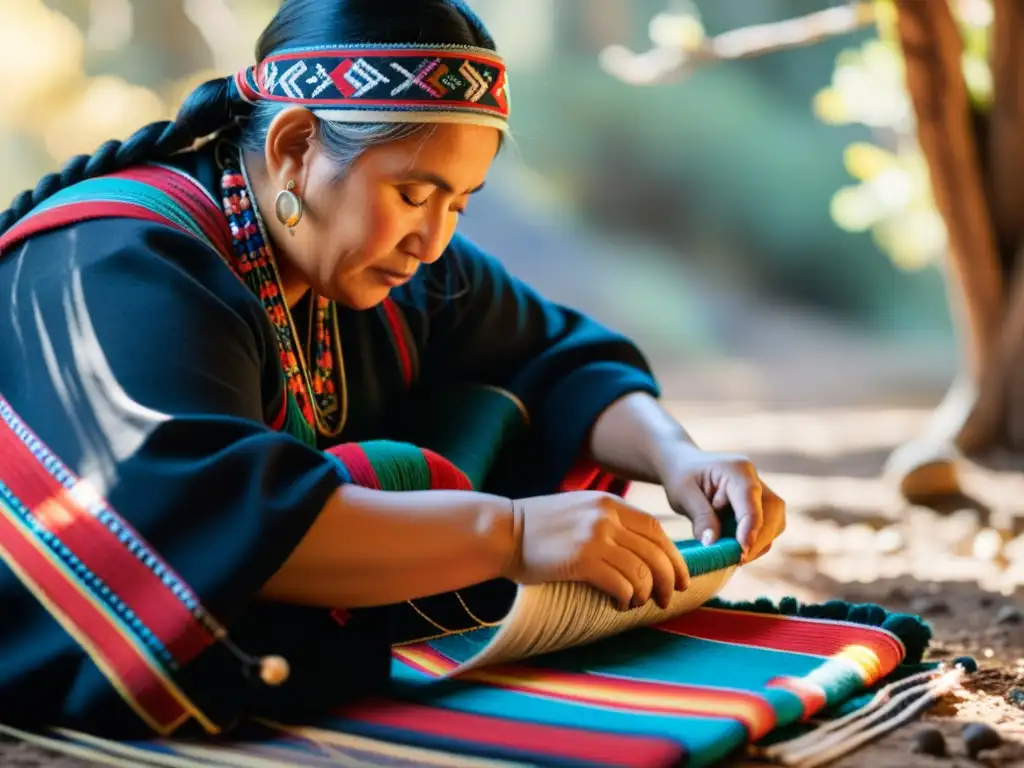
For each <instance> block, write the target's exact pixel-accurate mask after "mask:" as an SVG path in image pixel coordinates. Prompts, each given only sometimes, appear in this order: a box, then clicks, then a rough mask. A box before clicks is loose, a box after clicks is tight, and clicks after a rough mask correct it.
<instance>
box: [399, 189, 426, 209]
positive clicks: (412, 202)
mask: <svg viewBox="0 0 1024 768" xmlns="http://www.w3.org/2000/svg"><path fill="white" fill-rule="evenodd" d="M399 194H400V195H401V196H402V201H403V202H405V204H406V205H411V206H412V207H413V208H422V207H423V206H425V205H426V204H427V201H426V200H424V201H423V202H421V203H417V202H416V201H415V200H413V199H412V198H411V197H409V196H408V195H407V194H405V192H399Z"/></svg>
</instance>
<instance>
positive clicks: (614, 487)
mask: <svg viewBox="0 0 1024 768" xmlns="http://www.w3.org/2000/svg"><path fill="white" fill-rule="evenodd" d="M558 490H559V491H563V492H565V491H602V492H604V493H614V494H616V495H617V496H625V495H626V493H627V492H628V491H629V482H628V481H626V480H622V479H621V478H618V477H616V476H615V475H613V474H611V473H610V472H605V471H604V470H603V469H601V468H600V467H599V466H598V465H597V464H595V463H594V462H593V461H590V460H589V459H581V460H580V461H578V462H576V464H574V465H573V467H572V469H570V470H569V474H567V475H566V476H565V479H564V480H562V483H561V485H560V486H559V488H558Z"/></svg>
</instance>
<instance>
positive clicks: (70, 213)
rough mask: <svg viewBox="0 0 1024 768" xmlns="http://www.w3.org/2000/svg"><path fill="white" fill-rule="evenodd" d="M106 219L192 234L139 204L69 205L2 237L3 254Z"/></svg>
mask: <svg viewBox="0 0 1024 768" xmlns="http://www.w3.org/2000/svg"><path fill="white" fill-rule="evenodd" d="M105 218H126V219H142V220H144V221H152V222H156V223H157V224H167V225H169V226H172V227H174V228H175V229H178V230H180V231H182V232H186V233H187V234H192V233H191V232H188V230H187V229H185V228H183V227H180V226H178V225H177V224H174V223H172V222H169V221H168V220H167V219H165V218H164V217H163V216H161V215H160V214H158V213H155V212H153V211H151V210H149V209H148V208H144V207H142V206H140V205H136V204H135V203H116V202H109V201H108V202H101V203H94V202H82V203H68V204H67V205H59V206H57V207H55V208H50V209H49V210H46V211H41V212H40V213H34V214H32V215H31V216H29V217H28V218H26V219H22V220H21V222H19V223H18V224H16V225H15V226H14V227H12V228H11V229H9V230H8V231H7V233H6V234H5V235H4V236H3V237H0V253H3V252H4V251H5V250H7V249H8V248H10V247H11V246H12V245H15V244H16V243H18V242H20V241H22V240H25V239H27V238H29V237H32V236H33V235H37V234H39V233H40V232H45V231H46V230H49V229H56V228H58V227H64V226H67V225H69V224H78V223H79V222H82V221H88V220H89V219H105Z"/></svg>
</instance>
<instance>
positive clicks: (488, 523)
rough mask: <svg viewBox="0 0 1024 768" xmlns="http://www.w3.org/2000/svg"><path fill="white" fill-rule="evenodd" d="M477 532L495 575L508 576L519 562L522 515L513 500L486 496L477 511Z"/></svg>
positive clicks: (495, 576)
mask: <svg viewBox="0 0 1024 768" xmlns="http://www.w3.org/2000/svg"><path fill="white" fill-rule="evenodd" d="M476 528H477V534H478V536H479V537H480V539H481V541H482V544H483V547H482V552H483V553H484V556H485V557H486V559H487V563H488V570H489V571H490V572H491V573H492V574H493V575H494V578H509V574H511V573H514V572H515V571H516V569H517V564H518V562H519V553H520V550H521V542H522V535H523V532H522V528H523V526H522V514H521V511H520V510H519V508H518V506H517V505H516V503H515V502H514V501H513V500H512V499H506V498H502V497H500V496H485V497H484V499H483V500H482V502H481V504H480V509H479V511H478V513H477V526H476Z"/></svg>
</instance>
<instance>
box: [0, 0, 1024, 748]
mask: <svg viewBox="0 0 1024 768" xmlns="http://www.w3.org/2000/svg"><path fill="white" fill-rule="evenodd" d="M411 1H412V0H410V2H411ZM922 1H924V0H922ZM935 2H936V3H938V0H935ZM927 3H928V4H929V5H930V4H931V3H932V0H927ZM950 3H951V6H953V7H954V8H955V10H956V13H957V23H958V24H959V26H960V32H961V34H962V36H963V39H964V41H965V52H964V55H963V61H962V65H963V66H962V68H963V74H964V78H965V81H966V83H967V86H968V89H969V91H970V98H971V99H973V100H974V102H975V104H982V105H983V104H985V103H986V100H988V99H990V98H991V93H992V75H991V72H990V70H989V65H988V63H987V60H988V51H987V40H988V33H989V27H990V25H991V24H992V20H993V12H992V6H991V3H990V0H950ZM278 5H279V2H278V0H0V71H2V72H3V73H4V75H3V78H2V79H0V169H2V173H0V200H2V201H6V200H8V199H10V198H11V197H13V196H14V195H15V194H16V193H18V192H19V191H20V190H22V189H24V188H26V187H31V186H34V185H35V183H36V180H37V179H38V177H39V176H40V175H41V174H43V173H44V172H47V171H50V170H53V169H55V168H56V167H58V166H59V164H61V163H62V162H63V161H64V160H66V159H67V158H69V157H70V156H72V155H74V154H77V153H91V152H92V151H93V150H94V149H95V148H96V147H98V146H99V145H100V144H101V143H102V142H103V141H105V140H107V139H109V138H123V137H126V136H127V135H129V134H130V133H132V132H133V131H134V130H136V129H137V128H138V127H140V126H141V125H142V124H144V123H147V122H150V121H154V120H162V119H170V118H172V117H173V115H174V114H175V112H176V109H177V106H178V105H179V104H180V103H181V101H182V99H183V98H184V96H185V95H186V94H187V93H188V92H189V91H190V90H191V89H192V88H193V87H194V86H195V85H197V84H198V83H200V82H202V81H204V80H206V79H209V78H211V77H217V76H224V75H227V74H230V73H232V72H234V71H236V70H237V69H239V68H241V67H245V66H249V65H252V64H253V63H255V62H254V61H253V58H252V57H253V49H254V44H255V41H256V39H257V37H258V35H259V33H260V32H261V30H262V28H263V27H264V25H265V24H266V22H267V21H268V20H269V19H270V17H271V16H272V14H273V13H274V12H275V10H276V8H277V7H278ZM325 5H329V3H326V2H325ZM470 5H471V6H473V7H474V8H475V9H476V10H477V11H478V12H479V14H480V15H481V16H482V17H483V18H484V20H485V21H486V22H487V23H488V25H489V27H490V29H491V31H492V33H493V35H494V37H495V38H496V39H497V41H498V44H499V48H500V50H501V51H502V53H503V54H504V56H505V57H506V59H507V62H508V64H509V68H510V77H511V90H512V101H513V118H512V125H513V129H514V133H515V141H514V142H513V144H512V145H511V146H510V147H509V149H507V150H506V151H505V152H504V154H503V156H502V157H501V158H500V159H499V161H498V163H497V165H496V167H495V169H494V171H493V174H492V177H491V179H490V181H489V183H488V185H487V189H486V191H485V192H484V193H483V194H482V195H480V196H479V198H478V199H474V200H473V204H472V205H471V206H470V210H469V213H468V215H467V216H466V217H465V218H464V219H463V221H462V223H461V224H460V227H461V228H462V230H463V231H464V232H466V233H467V234H469V235H470V236H471V237H473V238H475V239H476V240H477V241H478V242H479V243H480V244H481V245H483V246H484V247H485V248H487V249H489V250H490V251H491V252H493V253H494V254H495V255H496V256H498V257H499V258H500V259H502V260H503V261H504V262H505V263H506V265H507V266H508V267H509V269H510V270H511V271H512V272H513V273H515V274H517V275H519V276H520V277H523V278H525V279H526V280H527V281H529V282H531V283H532V284H534V285H535V286H536V287H537V288H538V289H540V290H541V291H542V292H543V293H545V294H547V295H548V296H550V297H552V298H554V299H556V300H560V301H562V302H564V303H567V304H569V305H572V306H575V307H577V308H580V309H583V310H585V311H587V312H589V313H590V314H592V315H594V316H596V317H597V318H599V319H601V320H603V321H605V322H606V323H609V324H611V325H612V326H614V327H616V328H618V329H619V330H622V331H624V332H626V333H628V334H629V335H631V336H632V337H633V338H635V339H636V340H637V341H638V342H639V344H640V345H641V346H642V347H643V349H644V350H645V351H646V352H647V354H648V355H649V357H650V359H651V361H652V362H653V364H654V366H655V368H656V370H657V372H658V374H659V377H660V378H661V381H662V383H663V387H664V392H665V396H666V401H667V402H668V403H669V405H670V407H671V408H672V409H673V411H674V413H675V414H676V415H678V416H679V418H680V420H681V421H682V422H683V423H684V424H685V425H686V426H687V428H688V429H689V430H690V432H691V433H692V434H693V435H694V437H695V438H696V439H697V441H698V442H699V443H700V444H702V445H703V446H704V447H705V448H708V449H713V450H726V451H740V452H744V453H746V454H748V455H749V456H751V457H752V458H753V459H754V460H755V462H756V464H757V465H758V467H759V470H760V471H761V473H762V476H763V478H764V479H765V480H766V482H767V483H768V484H770V485H771V486H772V487H773V488H774V489H775V490H776V491H777V492H779V493H780V494H781V495H782V496H783V497H784V498H785V499H786V500H787V502H788V505H789V519H790V523H789V528H788V529H787V532H786V534H785V536H784V537H783V538H782V539H781V540H780V541H779V542H778V543H777V546H776V547H775V548H774V549H773V551H772V552H771V553H770V554H769V555H768V556H767V557H765V558H763V559H762V560H761V561H759V562H757V563H755V564H754V565H751V566H748V567H746V568H744V569H741V571H740V572H739V573H738V574H737V576H736V577H735V578H734V580H733V582H732V583H731V584H730V586H729V588H728V590H727V593H726V596H729V597H734V598H740V597H754V596H758V595H769V596H772V597H779V596H782V595H786V594H789V595H796V596H797V597H798V598H800V599H805V600H813V601H820V600H825V599H829V598H831V597H845V598H848V599H853V600H868V601H874V602H880V603H883V604H885V605H887V606H890V607H894V608H896V609H900V610H902V609H907V610H911V611H913V612H918V613H922V614H925V615H927V616H928V618H929V619H931V620H933V621H934V622H935V626H936V627H937V632H938V635H937V640H936V642H935V643H934V645H933V648H934V652H935V653H937V654H941V653H943V652H944V651H945V652H948V653H950V654H953V653H960V652H968V653H978V654H981V657H984V658H986V659H991V658H993V657H995V658H996V660H997V661H1001V662H1003V663H1004V664H1005V665H1006V666H1005V667H1004V668H1005V669H1012V670H1015V671H1014V672H1013V673H1012V674H1019V675H1020V676H1021V677H1022V679H1024V646H1022V644H1021V636H1020V634H1019V625H1020V623H1021V622H1022V621H1024V612H1022V611H1024V600H1022V595H1024V590H1022V586H1024V503H1022V502H1021V499H1024V475H1022V474H1021V473H1020V472H1017V471H1015V472H1005V471H1002V472H999V471H996V470H994V469H986V468H984V467H980V466H975V467H972V468H971V469H970V471H969V472H968V473H967V476H966V477H965V482H964V486H965V490H966V495H965V496H963V497H962V498H960V499H959V500H954V501H953V502H952V506H949V507H947V508H944V509H935V508H931V509H929V508H923V507H915V506H911V505H909V504H908V503H907V502H906V501H905V500H904V499H903V498H902V497H901V496H900V494H899V493H898V491H897V489H896V488H894V487H893V484H892V483H890V482H888V481H887V480H886V479H884V478H883V476H882V469H883V466H884V464H885V462H886V458H887V457H888V456H889V455H890V452H891V451H892V450H893V449H894V448H895V447H896V446H897V445H899V444H901V443H903V442H904V441H906V440H908V439H911V438H913V437H914V436H915V435H917V434H918V433H919V432H920V430H921V429H922V427H923V425H924V424H925V422H926V421H927V419H928V416H929V414H930V413H931V412H932V410H933V408H934V407H935V405H936V404H937V403H938V402H939V400H940V399H941V398H942V395H943V393H944V392H945V390H946V388H947V386H948V385H949V383H950V381H951V380H952V378H953V377H954V375H955V374H956V372H957V370H958V369H959V367H960V360H959V352H958V350H959V344H958V340H957V334H956V332H955V329H954V326H953V323H952V322H951V318H950V311H949V308H948V305H947V297H946V287H945V280H944V275H943V270H944V264H945V260H946V252H947V232H946V229H945V227H944V225H943V221H942V219H941V218H940V217H939V215H938V214H937V213H936V210H935V207H934V205H933V202H932V195H931V192H930V186H929V180H928V173H927V170H926V166H925V163H924V161H923V159H922V156H921V154H920V152H919V150H918V148H917V145H916V141H915V138H914V137H915V125H914V115H913V110H912V107H911V104H910V101H909V98H908V94H907V93H906V90H905V88H904V70H903V61H902V58H901V53H900V47H899V45H898V44H897V43H896V42H895V41H894V40H893V35H892V26H893V22H894V11H893V10H892V6H891V3H890V2H889V0H874V2H873V3H867V4H864V5H871V6H872V7H873V14H876V15H877V20H876V19H875V18H868V19H860V20H859V21H857V20H856V19H854V22H853V23H849V22H850V17H849V16H848V17H847V23H846V27H845V28H843V29H842V30H841V31H839V32H838V33H837V32H836V30H832V31H830V32H829V31H826V33H824V34H821V35H819V36H818V37H820V39H817V40H816V41H815V42H813V44H806V45H803V44H800V45H796V46H792V45H791V46H787V45H786V42H787V40H789V41H790V42H792V41H793V40H794V39H797V40H798V39H800V38H801V36H802V35H803V36H805V37H807V36H808V34H807V33H808V30H807V29H804V28H802V27H801V24H800V23H799V22H798V23H797V24H796V25H795V26H792V25H790V26H786V25H783V26H779V24H778V23H779V22H782V21H784V20H787V19H797V20H799V19H808V18H821V17H820V14H821V12H826V11H835V10H837V9H839V10H840V11H841V10H842V8H844V7H846V8H847V9H849V6H848V4H846V3H841V2H830V0H756V2H755V1H752V0H694V1H692V2H684V1H683V0H470ZM759 25H768V26H759ZM839 27H843V24H842V23H841V24H839ZM737 30H740V31H741V33H740V36H739V37H736V36H735V35H734V36H733V37H732V38H728V37H718V38H717V39H718V40H720V41H725V40H732V41H733V42H734V43H735V45H733V46H732V49H733V50H734V52H735V51H736V50H738V49H742V48H743V47H744V45H748V47H749V44H750V43H751V41H753V48H755V49H756V48H758V47H759V46H760V47H763V48H765V49H772V48H776V47H781V48H783V50H778V51H775V52H764V53H763V55H751V56H724V57H721V58H722V60H715V61H704V62H703V63H701V64H700V65H699V66H695V67H692V68H690V69H689V70H688V71H687V72H685V73H684V75H683V76H676V77H672V78H670V79H669V82H665V83H662V84H657V85H649V86H645V85H637V84H635V83H633V84H630V83H628V82H625V80H628V79H629V72H630V70H629V67H628V66H626V65H628V64H629V62H633V64H636V60H634V59H632V58H631V57H630V54H629V53H628V51H633V52H635V53H637V54H645V52H648V51H650V50H652V49H656V48H657V46H658V44H659V43H669V44H671V45H674V46H676V47H678V46H683V47H689V48H691V49H692V48H695V47H699V45H700V44H701V42H702V41H704V40H707V39H709V38H710V37H711V36H728V35H730V34H732V33H735V32H736V31H737ZM743 30H747V31H748V32H751V30H752V31H753V32H752V33H751V34H746V36H744V34H743V32H742V31H743ZM811 31H812V32H813V30H811ZM809 37H811V38H813V37H815V36H814V35H813V34H811V35H809ZM737 46H738V48H737ZM723 48H725V49H728V48H729V46H723ZM644 60H646V61H648V63H651V62H652V61H653V62H656V61H657V55H653V58H651V57H650V56H649V57H648V58H647V59H644ZM615 72H618V75H616V74H615ZM634 74H635V71H634ZM624 78H625V80H624ZM632 498H633V499H634V500H635V501H636V502H637V503H639V504H642V505H644V506H645V507H647V508H650V509H652V510H654V511H656V512H658V513H662V514H665V515H668V514H670V513H669V512H668V510H667V507H666V505H665V502H664V496H663V494H661V492H660V491H659V490H658V489H655V488H651V487H645V486H640V487H638V488H636V490H635V491H634V494H633V497H632ZM672 526H673V530H675V531H678V532H679V534H680V535H685V534H686V530H685V529H686V524H685V523H680V522H679V519H678V518H676V519H675V520H674V521H673V522H672ZM940 584H941V586H940ZM994 596H995V597H994ZM1006 611H1009V613H1006ZM1014 612H1015V613H1014ZM1007 617H1009V618H1008V619H1007ZM1015 626H1016V627H1018V629H1016V630H1015V629H1014V627H1015ZM1014 632H1016V633H1017V634H1016V635H1014V634H1013V633H1014ZM1014 638H1016V639H1014ZM1007 674H1010V673H1009V672H1008V673H1007ZM1010 679H1011V678H1010V677H1007V678H1006V680H1010ZM1008 685H1009V683H1008V682H1007V683H1006V686H1008ZM1004 687H1005V686H1004ZM986 701H988V700H986ZM1000 701H1001V699H998V698H993V699H991V701H990V702H989V704H990V705H991V706H990V709H991V708H992V707H994V708H995V709H991V711H990V712H989V713H988V714H991V715H992V717H998V716H1001V715H1000V714H999V712H1000V711H1001V710H998V706H1003V704H999V702H1000ZM992 702H995V703H992ZM986 706H989V705H986ZM1005 706H1009V705H1005ZM993 712H994V713H995V714H992V713H993ZM988 714H987V715H986V717H987V716H988ZM901 755H902V756H901V758H900V759H901V760H903V759H905V758H906V755H905V754H902V753H901ZM866 764H875V763H871V762H870V760H869V761H868V762H867V763H866ZM877 764H881V763H877ZM899 764H900V765H909V763H905V762H900V763H899Z"/></svg>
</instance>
